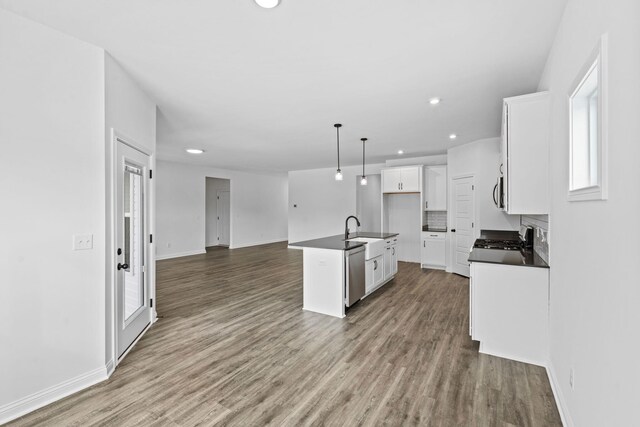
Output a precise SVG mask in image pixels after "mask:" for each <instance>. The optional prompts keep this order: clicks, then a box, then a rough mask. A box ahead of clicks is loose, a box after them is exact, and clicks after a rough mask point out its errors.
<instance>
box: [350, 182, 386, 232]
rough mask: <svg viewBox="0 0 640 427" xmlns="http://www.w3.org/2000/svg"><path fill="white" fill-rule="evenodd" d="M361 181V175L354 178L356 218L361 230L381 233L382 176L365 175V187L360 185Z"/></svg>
mask: <svg viewBox="0 0 640 427" xmlns="http://www.w3.org/2000/svg"><path fill="white" fill-rule="evenodd" d="M361 180H362V175H358V176H356V216H357V217H358V219H359V220H360V224H361V228H362V230H366V231H381V230H382V221H381V216H380V210H381V209H382V198H381V197H380V194H381V193H382V176H381V175H379V174H369V175H367V185H361V184H360V181H361ZM352 227H353V226H352Z"/></svg>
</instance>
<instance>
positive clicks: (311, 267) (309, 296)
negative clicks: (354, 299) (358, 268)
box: [302, 248, 345, 317]
mask: <svg viewBox="0 0 640 427" xmlns="http://www.w3.org/2000/svg"><path fill="white" fill-rule="evenodd" d="M344 274H345V271H344V252H343V251H336V250H332V249H317V248H305V249H304V251H303V298H302V309H303V310H306V311H313V312H316V313H322V314H327V315H329V316H334V317H344V316H345V314H344V313H345V305H344V300H345V294H344Z"/></svg>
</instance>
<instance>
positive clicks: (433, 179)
mask: <svg viewBox="0 0 640 427" xmlns="http://www.w3.org/2000/svg"><path fill="white" fill-rule="evenodd" d="M424 181H425V192H426V197H425V206H424V209H425V210H427V211H446V210H447V167H446V166H427V167H426V168H425V180H424Z"/></svg>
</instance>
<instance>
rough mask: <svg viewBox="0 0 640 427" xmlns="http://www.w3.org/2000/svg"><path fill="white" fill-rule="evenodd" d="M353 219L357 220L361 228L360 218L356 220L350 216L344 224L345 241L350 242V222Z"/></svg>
mask: <svg viewBox="0 0 640 427" xmlns="http://www.w3.org/2000/svg"><path fill="white" fill-rule="evenodd" d="M351 218H353V219H355V220H356V224H358V227H360V220H358V218H356V217H355V216H353V215H349V216H348V217H347V220H346V221H345V222H344V240H348V239H349V220H350V219H351Z"/></svg>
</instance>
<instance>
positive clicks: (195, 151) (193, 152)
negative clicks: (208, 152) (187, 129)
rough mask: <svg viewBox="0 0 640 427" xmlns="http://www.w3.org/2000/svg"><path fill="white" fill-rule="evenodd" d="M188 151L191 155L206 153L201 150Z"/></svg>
mask: <svg viewBox="0 0 640 427" xmlns="http://www.w3.org/2000/svg"><path fill="white" fill-rule="evenodd" d="M186 151H187V153H189V154H202V153H204V150H201V149H199V148H187V150H186Z"/></svg>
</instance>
